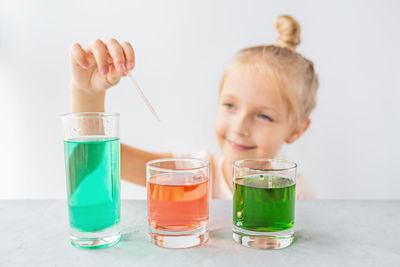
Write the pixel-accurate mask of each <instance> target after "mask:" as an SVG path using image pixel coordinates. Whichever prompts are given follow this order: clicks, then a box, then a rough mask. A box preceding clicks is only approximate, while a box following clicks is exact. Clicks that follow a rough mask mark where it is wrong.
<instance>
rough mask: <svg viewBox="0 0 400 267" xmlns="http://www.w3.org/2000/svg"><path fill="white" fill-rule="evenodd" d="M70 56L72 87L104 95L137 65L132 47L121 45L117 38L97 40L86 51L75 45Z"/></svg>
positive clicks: (128, 44)
mask: <svg viewBox="0 0 400 267" xmlns="http://www.w3.org/2000/svg"><path fill="white" fill-rule="evenodd" d="M70 56H71V65H72V81H71V82H72V86H73V88H74V89H77V90H81V91H83V92H85V93H100V92H103V91H105V90H106V89H108V88H110V87H111V86H114V85H116V84H117V83H118V82H119V80H120V78H121V76H125V75H126V72H127V71H129V70H132V69H133V68H134V65H135V54H134V51H133V48H132V46H131V44H130V43H128V42H124V43H121V44H120V43H119V42H118V41H117V40H115V39H109V40H107V41H104V42H103V41H101V40H99V39H97V40H95V41H93V42H92V43H91V44H90V45H89V46H88V47H87V48H86V49H83V48H82V47H81V46H80V45H79V44H74V45H73V46H72V47H71V51H70Z"/></svg>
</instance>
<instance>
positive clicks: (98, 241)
mask: <svg viewBox="0 0 400 267" xmlns="http://www.w3.org/2000/svg"><path fill="white" fill-rule="evenodd" d="M120 240H121V234H120V232H119V225H116V226H113V227H110V228H107V229H105V230H103V231H97V232H79V231H77V230H75V229H71V236H70V241H71V244H72V245H73V246H75V247H78V248H84V249H99V248H108V247H112V246H114V245H115V244H117V243H118V242H119V241H120Z"/></svg>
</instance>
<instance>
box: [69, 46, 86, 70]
mask: <svg viewBox="0 0 400 267" xmlns="http://www.w3.org/2000/svg"><path fill="white" fill-rule="evenodd" d="M70 55H71V63H72V64H73V65H75V66H80V67H82V68H84V69H87V68H88V67H89V61H88V59H87V55H86V52H85V51H84V50H83V49H82V47H81V45H80V44H73V45H72V46H71V49H70Z"/></svg>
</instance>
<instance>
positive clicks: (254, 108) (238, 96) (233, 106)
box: [71, 16, 318, 199]
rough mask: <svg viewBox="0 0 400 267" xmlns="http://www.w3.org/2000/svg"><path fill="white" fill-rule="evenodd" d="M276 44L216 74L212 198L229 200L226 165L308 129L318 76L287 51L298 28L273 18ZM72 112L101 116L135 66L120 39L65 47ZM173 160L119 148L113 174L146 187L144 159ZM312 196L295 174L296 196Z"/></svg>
mask: <svg viewBox="0 0 400 267" xmlns="http://www.w3.org/2000/svg"><path fill="white" fill-rule="evenodd" d="M275 27H276V29H277V31H278V33H279V34H278V41H277V45H276V46H275V45H268V46H255V47H249V48H246V49H243V50H241V51H239V52H238V53H237V54H236V56H235V57H234V59H233V61H232V62H231V63H230V64H229V65H228V67H227V68H226V70H225V73H224V74H223V76H222V79H221V83H220V89H219V104H218V111H217V116H216V122H215V132H216V136H217V139H218V145H219V147H220V148H221V150H222V154H223V156H217V155H211V154H208V153H203V154H206V156H208V158H209V161H210V167H211V188H212V198H214V199H231V198H232V176H233V169H232V162H233V161H235V160H239V159H245V158H274V157H275V156H276V155H277V153H278V151H279V149H280V148H281V146H282V145H283V144H284V143H287V144H290V143H293V142H295V141H296V140H297V139H298V138H299V137H300V136H301V135H302V134H303V133H304V131H306V130H307V128H308V127H309V125H310V118H309V116H310V113H311V111H312V110H313V108H314V106H315V97H316V91H317V88H318V78H317V75H316V73H315V71H314V66H313V63H312V62H311V61H309V60H308V59H306V58H304V57H303V56H302V55H300V54H298V53H296V52H295V49H296V46H297V45H298V44H299V43H300V26H299V24H298V23H297V21H296V20H295V19H294V18H292V17H290V16H280V17H278V19H277V22H276V24H275ZM71 64H72V80H71V98H72V107H71V108H72V112H85V111H98V112H102V111H104V101H105V92H106V90H107V89H108V88H110V87H112V86H114V85H116V84H117V83H118V82H119V80H120V78H121V77H122V76H125V75H126V72H128V71H130V70H132V69H133V68H134V66H135V55H134V51H133V48H132V46H131V45H130V44H129V43H128V42H124V43H119V42H118V41H116V40H115V39H110V40H106V41H101V40H95V41H94V42H92V43H91V44H90V45H89V46H88V47H87V48H86V49H83V48H82V47H81V46H80V45H79V44H74V45H73V46H72V48H71ZM174 156H178V155H177V154H172V153H151V152H148V151H143V150H140V149H137V148H134V147H130V146H127V145H124V144H121V177H122V179H124V180H127V181H130V182H133V183H136V184H138V185H142V186H145V185H146V162H148V161H150V160H153V159H160V158H170V157H174ZM313 198H315V193H314V192H313V190H312V189H311V188H310V186H309V185H308V184H307V183H306V181H305V180H304V178H303V177H302V176H301V175H298V177H297V185H296V199H313Z"/></svg>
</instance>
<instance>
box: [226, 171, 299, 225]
mask: <svg viewBox="0 0 400 267" xmlns="http://www.w3.org/2000/svg"><path fill="white" fill-rule="evenodd" d="M234 186H235V191H234V196H233V224H234V225H235V226H237V227H239V228H241V229H246V230H250V231H258V232H277V231H284V230H288V229H290V228H291V227H292V226H293V225H294V205H295V196H296V184H294V183H293V181H292V180H290V179H288V178H285V177H282V176H273V175H254V176H248V177H244V178H238V179H236V181H235V184H234Z"/></svg>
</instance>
